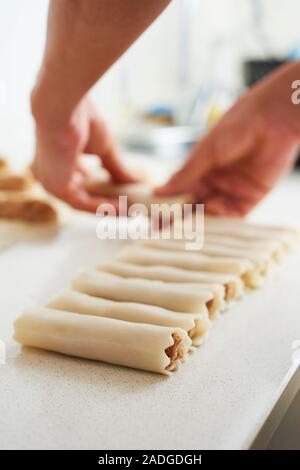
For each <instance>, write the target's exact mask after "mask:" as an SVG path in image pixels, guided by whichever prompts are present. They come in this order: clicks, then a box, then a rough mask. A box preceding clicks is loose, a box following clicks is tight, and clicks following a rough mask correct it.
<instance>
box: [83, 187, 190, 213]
mask: <svg viewBox="0 0 300 470" xmlns="http://www.w3.org/2000/svg"><path fill="white" fill-rule="evenodd" d="M87 189H88V191H89V192H90V193H91V194H93V195H101V196H108V197H117V196H127V198H128V201H129V203H130V204H143V205H144V206H145V207H146V208H147V210H148V211H149V210H150V208H151V204H168V205H169V206H170V205H172V204H174V203H179V204H184V203H185V202H188V201H189V200H191V196H190V195H187V194H184V195H178V196H169V197H162V196H156V195H155V194H154V188H153V187H151V186H149V185H145V184H141V183H136V184H115V183H112V182H110V181H101V180H94V181H90V182H89V183H88V185H87Z"/></svg>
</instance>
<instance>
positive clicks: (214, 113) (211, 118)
mask: <svg viewBox="0 0 300 470" xmlns="http://www.w3.org/2000/svg"><path fill="white" fill-rule="evenodd" d="M221 116H222V111H221V110H220V108H219V107H218V105H217V104H216V102H213V103H212V104H211V106H210V108H209V110H208V115H207V124H208V126H209V127H211V126H213V125H214V124H216V122H217V121H218V120H219V119H220V117H221Z"/></svg>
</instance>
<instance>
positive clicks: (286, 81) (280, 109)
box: [252, 61, 300, 136]
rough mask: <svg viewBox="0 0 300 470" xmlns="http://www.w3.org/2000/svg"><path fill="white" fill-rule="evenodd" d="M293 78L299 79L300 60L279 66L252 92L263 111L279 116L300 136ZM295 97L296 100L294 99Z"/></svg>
mask: <svg viewBox="0 0 300 470" xmlns="http://www.w3.org/2000/svg"><path fill="white" fill-rule="evenodd" d="M295 80H300V61H296V62H291V63H289V64H287V65H284V66H282V67H280V68H279V69H278V70H277V71H275V72H273V73H272V74H271V75H270V76H269V77H267V78H266V79H265V80H263V81H262V82H261V83H260V84H259V85H258V86H257V87H255V88H254V89H253V91H252V92H253V94H254V95H255V97H256V98H257V99H258V100H259V102H260V108H261V109H262V110H263V111H264V110H265V111H266V112H267V113H268V115H271V116H273V117H274V119H278V118H279V119H280V120H281V121H282V123H284V124H285V125H286V126H287V127H289V128H291V129H292V130H293V131H294V132H295V133H296V134H297V135H298V136H300V92H299V90H298V91H297V90H296V89H295V88H293V87H292V84H293V83H294V82H295ZM297 88H298V87H297ZM295 92H296V93H295ZM295 98H297V100H298V101H295Z"/></svg>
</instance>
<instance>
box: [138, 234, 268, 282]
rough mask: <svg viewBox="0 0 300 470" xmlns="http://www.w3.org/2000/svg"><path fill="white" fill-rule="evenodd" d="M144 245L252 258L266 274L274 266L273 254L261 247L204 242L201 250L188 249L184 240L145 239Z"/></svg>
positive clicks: (210, 254) (212, 254)
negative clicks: (242, 246)
mask: <svg viewBox="0 0 300 470" xmlns="http://www.w3.org/2000/svg"><path fill="white" fill-rule="evenodd" d="M143 245H144V246H148V247H151V248H158V249H162V250H174V251H182V252H187V253H195V254H203V255H208V256H214V257H220V256H222V257H230V258H245V259H249V260H251V261H252V262H253V263H254V265H255V267H256V268H257V269H258V271H259V272H260V273H261V274H262V275H263V276H265V275H266V274H268V272H269V270H270V267H271V266H272V255H271V253H268V252H266V250H263V249H261V248H259V249H257V248H251V246H250V247H248V248H247V249H244V248H233V247H229V246H222V245H218V244H209V243H204V245H203V248H201V250H199V251H187V250H186V247H185V245H186V242H185V241H182V240H145V241H144V242H143Z"/></svg>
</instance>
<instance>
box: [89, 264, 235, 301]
mask: <svg viewBox="0 0 300 470" xmlns="http://www.w3.org/2000/svg"><path fill="white" fill-rule="evenodd" d="M97 269H100V270H101V271H105V272H108V273H111V274H116V275H117V276H122V277H134V278H141V279H152V280H158V281H163V282H182V283H185V282H187V283H199V284H221V285H223V286H224V288H225V300H227V301H230V300H234V299H237V298H240V297H241V296H242V293H243V283H242V281H241V279H240V278H239V277H238V276H234V275H231V274H222V273H210V272H197V271H187V270H185V269H180V268H173V267H169V266H160V265H159V266H142V265H135V264H130V263H125V262H118V261H113V262H110V263H105V264H100V265H98V266H97Z"/></svg>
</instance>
